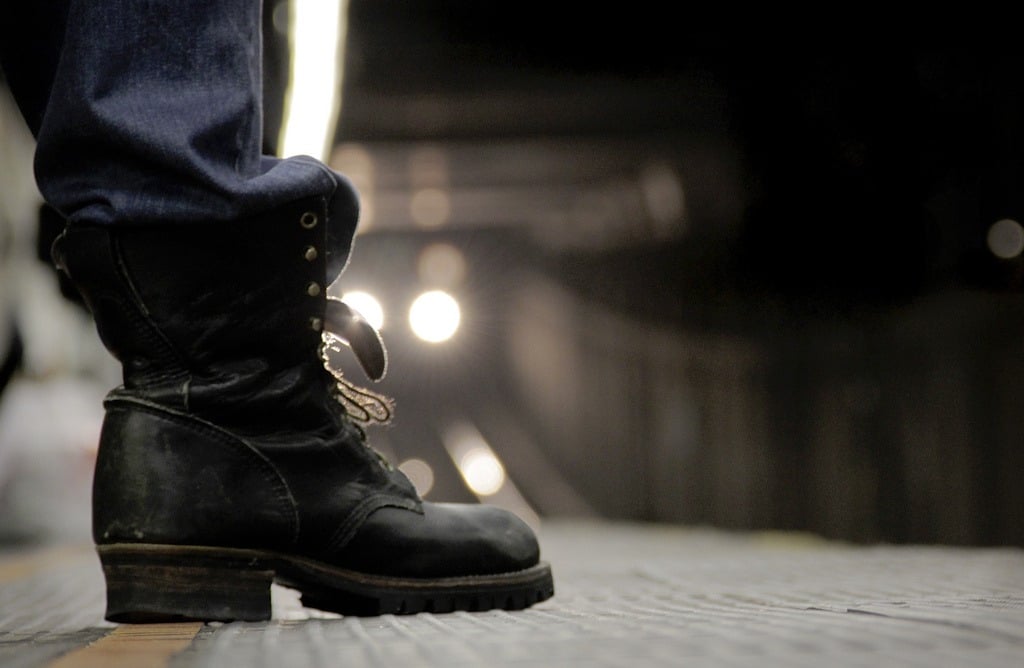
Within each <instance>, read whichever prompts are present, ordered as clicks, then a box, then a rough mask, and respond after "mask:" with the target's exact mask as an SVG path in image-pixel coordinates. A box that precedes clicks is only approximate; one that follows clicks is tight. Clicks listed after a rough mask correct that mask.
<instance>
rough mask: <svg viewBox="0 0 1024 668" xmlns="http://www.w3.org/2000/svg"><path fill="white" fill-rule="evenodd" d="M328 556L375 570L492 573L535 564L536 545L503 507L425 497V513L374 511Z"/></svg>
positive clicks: (363, 569)
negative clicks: (430, 499)
mask: <svg viewBox="0 0 1024 668" xmlns="http://www.w3.org/2000/svg"><path fill="white" fill-rule="evenodd" d="M331 561H332V562H333V563H335V564H336V565H338V566H341V567H343V568H348V569H352V570H356V571H360V572H363V573H372V574H375V575H391V576H400V577H417V578H439V577H459V576H466V575H493V574H498V573H511V572H516V571H521V570H524V569H527V568H530V567H532V566H535V565H537V563H538V562H539V561H540V547H539V545H538V543H537V538H536V536H535V535H534V532H533V530H532V529H531V528H530V527H529V526H528V525H527V524H526V523H525V522H523V520H521V519H520V518H519V517H517V516H516V515H514V514H512V513H510V512H508V511H506V510H503V509H501V508H496V507H493V506H487V505H472V504H448V503H429V502H425V503H424V504H423V514H419V513H416V512H413V511H410V510H405V509H402V508H380V509H378V510H376V511H374V513H373V514H371V515H370V516H369V517H368V518H367V519H366V520H365V522H364V523H363V525H362V526H361V527H360V528H359V530H358V531H357V532H356V534H355V535H354V536H353V537H352V539H351V540H350V541H349V542H348V543H347V544H346V545H345V547H344V548H343V549H342V551H341V552H340V553H339V554H338V555H336V557H335V558H334V559H332V560H331Z"/></svg>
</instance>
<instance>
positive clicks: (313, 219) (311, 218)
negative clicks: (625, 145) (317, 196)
mask: <svg viewBox="0 0 1024 668" xmlns="http://www.w3.org/2000/svg"><path fill="white" fill-rule="evenodd" d="M318 222H320V216H318V215H316V213H314V212H312V211H307V212H306V213H304V214H302V216H301V217H300V218H299V225H302V227H303V228H305V229H307V230H311V229H313V228H314V227H316V224H317V223H318Z"/></svg>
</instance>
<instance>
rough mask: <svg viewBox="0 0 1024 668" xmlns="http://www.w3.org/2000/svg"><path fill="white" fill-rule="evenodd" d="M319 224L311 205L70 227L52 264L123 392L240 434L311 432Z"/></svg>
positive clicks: (315, 411) (321, 304)
mask: <svg viewBox="0 0 1024 668" xmlns="http://www.w3.org/2000/svg"><path fill="white" fill-rule="evenodd" d="M325 217H326V203H325V202H324V201H323V200H322V199H319V198H317V199H312V200H306V201H302V202H297V203H295V204H292V205H289V206H286V207H283V208H281V209H278V210H275V211H272V212H269V213H267V214H265V215H263V216H260V217H254V218H250V219H246V220H241V221H237V222H232V223H218V224H210V225H177V226H138V227H131V228H125V227H122V228H114V227H111V226H104V227H99V226H95V227H93V226H72V227H70V228H69V229H68V230H66V231H65V233H64V234H63V235H62V236H61V238H60V239H59V240H58V242H57V243H56V244H55V246H54V256H55V260H56V261H57V262H58V264H59V265H60V266H61V267H62V268H63V269H64V270H65V271H66V272H67V273H68V275H69V276H70V277H71V279H72V281H73V282H74V284H75V285H76V287H78V289H79V291H80V292H81V293H82V295H83V298H84V300H85V301H86V303H87V304H88V306H89V308H90V310H91V311H92V314H93V316H94V319H95V322H96V326H97V330H98V332H99V334H100V337H101V339H102V340H103V343H104V345H105V346H106V347H107V348H108V349H109V350H110V352H111V353H112V354H113V355H114V356H115V357H116V358H117V359H118V360H119V361H120V362H121V364H122V368H123V375H124V390H125V391H126V392H128V393H129V394H132V395H134V396H138V397H140V398H142V399H145V400H147V401H152V402H155V403H158V404H161V405H164V406H167V407H169V408H172V409H176V410H184V411H188V412H192V413H195V414H196V415H197V416H199V417H203V418H207V419H212V420H214V421H215V422H216V423H217V424H220V425H222V426H225V427H227V428H232V429H242V430H243V431H245V432H257V433H258V432H260V431H261V430H263V429H274V430H278V429H281V428H291V427H293V426H301V427H302V428H309V427H310V426H311V424H312V425H316V424H319V423H322V422H323V421H324V420H328V419H329V414H331V413H333V412H335V411H334V406H332V405H331V403H332V401H333V400H331V399H330V396H331V392H330V388H331V387H332V386H333V378H332V377H331V376H330V374H328V373H327V372H325V370H324V368H323V364H322V359H321V353H320V346H321V342H322V341H321V330H322V328H323V320H324V313H325V308H326V303H327V299H326V283H327V276H328V270H327V266H326V260H327V248H326V244H327V225H326V221H325ZM311 421H312V422H311Z"/></svg>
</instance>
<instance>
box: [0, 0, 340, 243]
mask: <svg viewBox="0 0 1024 668" xmlns="http://www.w3.org/2000/svg"><path fill="white" fill-rule="evenodd" d="M4 5H10V7H6V6H4ZM20 5H24V7H19V6H20ZM0 8H2V9H3V10H8V9H10V10H11V12H8V11H5V12H4V13H5V17H4V22H5V23H7V26H6V27H4V28H0V56H2V62H3V67H4V73H5V76H6V78H7V80H8V83H9V85H10V88H11V91H12V93H13V94H14V97H15V99H16V100H17V102H18V105H19V107H20V108H21V110H22V113H23V114H24V116H25V118H26V120H27V121H28V124H29V127H30V129H31V130H32V132H33V134H34V135H35V137H36V140H37V147H36V157H35V174H36V181H37V183H38V185H39V189H40V192H41V193H42V195H43V197H44V199H45V200H46V201H47V203H49V204H50V205H51V206H53V207H54V208H56V209H57V210H58V211H60V212H61V214H63V216H64V217H65V218H66V219H67V220H68V221H69V223H70V224H76V223H91V224H113V225H143V224H153V223H173V224H190V223H214V222H217V221H226V220H234V219H240V218H244V217H246V216H249V215H252V214H256V213H259V212H263V211H266V210H269V209H272V208H274V207H276V206H278V205H280V204H284V203H286V202H290V201H294V200H297V199H300V198H305V197H308V196H324V197H326V198H327V199H328V202H329V206H330V211H331V216H330V223H331V226H330V227H331V230H332V236H333V237H334V240H333V241H334V242H335V246H336V248H337V247H338V245H341V246H342V247H343V248H345V249H346V255H347V248H348V245H349V243H350V242H351V237H352V234H353V233H354V229H355V223H356V218H357V215H358V203H357V199H356V196H355V191H354V189H353V188H352V186H351V184H350V183H349V182H348V180H347V179H346V178H345V177H344V176H342V175H341V174H338V173H337V172H335V171H333V170H331V169H329V168H328V167H327V166H326V165H324V164H323V163H322V162H321V161H319V160H317V159H314V158H312V157H308V156H301V157H294V158H290V159H287V160H282V159H279V158H276V157H272V156H267V155H262V131H263V128H262V108H263V107H262V34H261V30H262V19H261V16H262V14H261V8H262V3H261V0H145V1H143V0H32V1H31V2H24V3H22V2H2V1H0ZM12 12H13V18H12ZM338 260H341V258H338V257H335V258H334V262H335V263H337V262H338Z"/></svg>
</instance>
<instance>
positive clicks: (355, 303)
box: [341, 290, 384, 330]
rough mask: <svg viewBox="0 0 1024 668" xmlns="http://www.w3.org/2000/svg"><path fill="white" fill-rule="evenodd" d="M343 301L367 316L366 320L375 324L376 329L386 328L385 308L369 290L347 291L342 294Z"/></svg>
mask: <svg viewBox="0 0 1024 668" xmlns="http://www.w3.org/2000/svg"><path fill="white" fill-rule="evenodd" d="M341 301H343V302H345V303H346V304H348V305H349V306H350V307H352V309H354V310H355V311H356V312H357V313H359V315H361V316H363V317H364V318H366V321H367V322H368V323H370V324H371V325H373V328H374V329H377V330H380V329H383V328H384V308H383V307H382V306H381V305H380V302H379V301H378V300H377V298H376V297H374V296H373V295H371V294H370V293H369V292H363V291H361V290H355V291H353V292H346V293H345V294H343V295H342V296H341Z"/></svg>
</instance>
